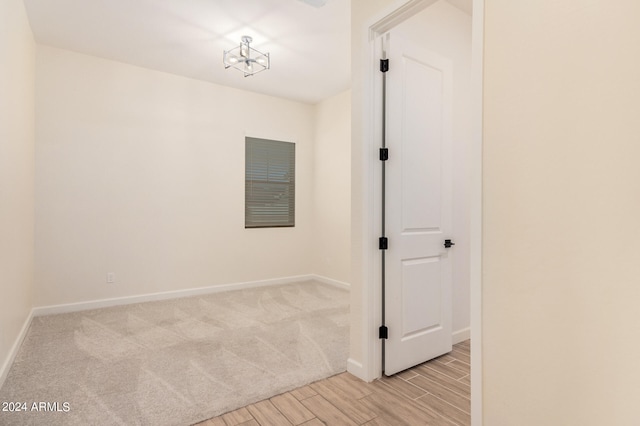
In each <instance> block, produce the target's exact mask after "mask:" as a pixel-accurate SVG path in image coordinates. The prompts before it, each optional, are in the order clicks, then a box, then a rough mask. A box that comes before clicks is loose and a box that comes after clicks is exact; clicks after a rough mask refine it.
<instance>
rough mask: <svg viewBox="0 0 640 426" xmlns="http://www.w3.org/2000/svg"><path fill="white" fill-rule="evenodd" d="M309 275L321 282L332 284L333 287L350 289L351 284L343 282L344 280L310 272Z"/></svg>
mask: <svg viewBox="0 0 640 426" xmlns="http://www.w3.org/2000/svg"><path fill="white" fill-rule="evenodd" d="M311 276H312V277H313V279H314V280H316V281H320V282H321V283H323V284H328V285H332V286H334V287H338V288H341V289H343V290H350V289H351V284H349V283H345V282H342V281H338V280H334V279H333V278H327V277H323V276H322V275H315V274H312V275H311Z"/></svg>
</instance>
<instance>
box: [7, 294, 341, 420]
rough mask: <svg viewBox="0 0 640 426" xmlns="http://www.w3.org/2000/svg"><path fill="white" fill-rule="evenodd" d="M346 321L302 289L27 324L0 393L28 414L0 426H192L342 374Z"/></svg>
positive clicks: (330, 298)
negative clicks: (37, 406) (44, 406)
mask: <svg viewBox="0 0 640 426" xmlns="http://www.w3.org/2000/svg"><path fill="white" fill-rule="evenodd" d="M348 314H349V297H348V292H347V291H345V290H341V289H338V288H335V287H331V286H327V285H325V284H322V283H318V282H314V281H308V282H304V283H297V284H288V285H280V286H273V287H263V288H257V289H251V290H240V291H232V292H227V293H218V294H211V295H206V296H198V297H190V298H182V299H175V300H169V301H159V302H148V303H139V304H134V305H127V306H118V307H113V308H105V309H96V310H91V311H83V312H77V313H70V314H61V315H50V316H44V317H36V318H34V320H33V321H32V324H31V327H30V328H29V331H28V334H27V336H26V338H25V341H24V343H23V344H22V347H21V348H20V351H19V353H18V354H17V356H16V360H15V362H14V364H13V366H12V367H11V370H10V371H9V375H8V377H7V380H6V381H5V383H4V386H3V387H2V389H0V402H4V401H7V402H8V401H12V402H25V403H26V405H27V409H28V410H27V412H4V411H0V424H3V425H6V424H10V425H31V424H38V425H40V424H47V425H57V424H65V425H67V424H69V425H89V424H91V425H103V424H104V425H188V424H192V423H195V422H198V421H201V420H204V419H207V418H210V417H213V416H216V415H219V414H221V413H224V412H227V411H230V410H233V409H235V408H238V407H241V406H244V405H247V404H250V403H253V402H256V401H259V400H262V399H265V398H267V397H270V396H273V395H276V394H279V393H282V392H285V391H287V390H290V389H293V388H296V387H299V386H302V385H305V384H307V383H310V382H313V381H316V380H319V379H321V378H324V377H328V376H331V375H334V374H337V373H340V372H342V371H345V369H346V361H347V348H348V335H349V332H348V329H349V318H348V316H349V315H348ZM34 402H49V403H56V402H57V403H58V407H57V409H58V410H61V411H45V412H40V411H32V410H31V409H32V406H33V403H34ZM65 402H66V403H68V408H69V410H68V412H65V411H64V408H65V406H64V405H63V404H64V403H65ZM48 408H49V409H55V408H56V406H55V405H54V404H51V405H49V407H48Z"/></svg>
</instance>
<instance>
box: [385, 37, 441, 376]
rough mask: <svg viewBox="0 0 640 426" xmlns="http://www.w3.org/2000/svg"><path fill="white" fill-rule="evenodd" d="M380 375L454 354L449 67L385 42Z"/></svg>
mask: <svg viewBox="0 0 640 426" xmlns="http://www.w3.org/2000/svg"><path fill="white" fill-rule="evenodd" d="M387 40H388V41H390V44H389V43H387V45H386V46H385V47H386V51H387V55H388V57H389V62H390V68H389V71H388V72H387V123H386V127H387V132H388V133H387V138H386V139H387V146H388V148H389V160H388V161H387V165H386V167H387V169H386V170H387V171H386V175H387V187H386V194H387V195H386V198H387V208H386V210H387V212H386V218H387V235H388V238H389V248H388V250H387V252H386V262H387V264H386V265H387V266H386V271H387V276H386V295H385V317H386V325H387V326H388V330H389V332H388V333H389V335H388V338H387V340H386V341H385V366H384V368H385V374H386V375H391V374H394V373H396V372H398V371H402V370H404V369H406V368H410V367H412V366H414V365H416V364H419V363H421V362H424V361H427V360H429V359H431V358H434V357H436V356H439V355H442V354H444V353H446V352H449V351H450V350H451V344H452V332H451V322H452V318H451V315H452V302H451V293H452V291H451V285H452V281H451V275H452V271H451V256H452V253H451V252H450V250H452V249H446V248H445V247H444V240H445V239H448V238H451V223H452V194H451V191H452V175H451V142H452V141H451V134H452V129H451V125H452V92H451V90H452V87H451V86H452V71H451V70H452V68H451V63H450V61H449V60H447V59H446V58H443V57H441V56H439V55H436V54H434V53H431V52H429V51H426V50H424V49H420V48H418V47H417V46H415V45H412V44H411V43H410V42H408V41H406V40H402V39H400V38H397V37H394V36H393V34H391V35H390V37H389V38H388V39H387Z"/></svg>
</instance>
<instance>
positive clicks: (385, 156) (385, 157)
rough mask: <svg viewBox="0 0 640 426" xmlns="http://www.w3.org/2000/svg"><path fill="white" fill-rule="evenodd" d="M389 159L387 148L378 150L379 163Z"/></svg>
mask: <svg viewBox="0 0 640 426" xmlns="http://www.w3.org/2000/svg"><path fill="white" fill-rule="evenodd" d="M388 159H389V148H380V161H387V160H388Z"/></svg>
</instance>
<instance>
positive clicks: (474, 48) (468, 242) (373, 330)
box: [349, 0, 483, 424]
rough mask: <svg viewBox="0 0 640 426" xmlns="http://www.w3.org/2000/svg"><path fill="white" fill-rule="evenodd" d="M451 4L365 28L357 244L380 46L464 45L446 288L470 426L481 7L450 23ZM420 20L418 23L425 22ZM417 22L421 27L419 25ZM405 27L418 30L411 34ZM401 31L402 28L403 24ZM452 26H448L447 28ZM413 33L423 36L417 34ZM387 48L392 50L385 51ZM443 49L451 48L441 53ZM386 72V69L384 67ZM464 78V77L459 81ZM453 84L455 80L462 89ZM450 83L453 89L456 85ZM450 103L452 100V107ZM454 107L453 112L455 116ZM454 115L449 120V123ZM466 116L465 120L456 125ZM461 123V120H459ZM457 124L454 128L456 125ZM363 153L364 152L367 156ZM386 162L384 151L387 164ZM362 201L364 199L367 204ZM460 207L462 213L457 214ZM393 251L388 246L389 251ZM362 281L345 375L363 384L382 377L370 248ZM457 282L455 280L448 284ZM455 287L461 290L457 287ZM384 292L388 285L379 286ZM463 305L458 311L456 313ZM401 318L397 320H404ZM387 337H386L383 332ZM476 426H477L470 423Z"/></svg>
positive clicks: (476, 364) (414, 7) (373, 169)
mask: <svg viewBox="0 0 640 426" xmlns="http://www.w3.org/2000/svg"><path fill="white" fill-rule="evenodd" d="M460 3H461V2H459V1H455V0H440V1H434V0H410V1H406V2H404V4H403V5H401V6H400V7H396V8H394V9H389V10H387V11H386V12H385V13H384V14H383V15H381V16H380V17H379V18H378V19H377V20H376V21H373V22H372V24H371V25H370V26H369V27H367V31H368V37H369V47H370V57H369V66H370V70H369V71H367V74H366V75H365V82H366V84H365V88H367V90H369V89H370V90H371V92H369V94H365V100H366V101H371V104H372V105H373V106H372V107H370V108H369V110H368V111H365V116H364V121H365V123H364V124H365V130H364V131H365V138H364V141H365V142H364V148H365V149H364V150H363V152H364V154H365V155H367V158H366V159H365V160H364V164H365V165H364V167H365V170H364V175H365V183H364V188H363V191H364V197H365V203H364V204H365V205H366V207H372V208H373V209H372V210H371V211H366V208H365V212H363V216H364V217H363V223H364V235H363V237H364V238H363V241H377V240H378V238H379V237H380V235H379V233H380V223H381V216H382V212H381V211H379V210H380V209H379V206H380V205H381V203H380V201H381V200H380V197H381V195H379V194H381V183H380V182H381V176H380V174H381V172H380V164H379V162H378V161H376V160H377V158H372V157H373V156H371V155H370V152H371V151H372V150H373V149H375V150H376V151H377V149H378V147H379V146H380V135H379V134H380V130H379V129H380V128H381V119H380V117H381V110H382V96H381V93H380V90H379V88H380V87H381V84H380V83H381V82H380V79H381V76H380V74H379V68H378V66H377V65H378V61H379V60H380V52H382V50H383V40H384V39H385V37H387V36H388V35H389V34H391V39H392V41H391V43H393V37H401V38H410V39H412V40H411V41H412V42H413V43H414V44H416V45H418V46H419V47H420V48H421V49H422V48H424V49H428V50H435V51H436V52H437V53H439V54H441V55H442V56H451V54H450V53H447V52H443V51H442V50H443V49H445V48H446V47H447V46H446V45H447V44H449V45H452V44H460V43H461V39H465V43H466V62H465V67H466V69H465V70H464V71H460V70H461V68H462V67H461V66H457V67H456V63H460V58H457V59H456V58H453V59H452V62H453V63H454V65H453V68H454V70H453V77H454V80H456V77H457V80H458V82H456V81H454V89H453V92H454V93H453V98H454V100H453V103H454V112H453V116H454V118H453V120H454V126H453V129H454V130H453V136H452V140H453V147H452V151H453V153H452V157H453V162H452V166H451V167H452V171H453V173H454V174H455V176H453V177H452V179H453V184H452V185H453V217H452V221H453V225H452V239H453V240H454V241H455V244H456V246H455V248H454V250H455V252H453V251H452V254H451V259H452V261H453V262H455V265H454V266H453V271H454V274H453V275H454V278H453V280H454V283H453V284H452V288H451V290H452V300H453V302H452V310H453V316H452V330H451V331H452V338H453V342H457V341H463V340H465V339H466V338H469V337H470V338H471V340H472V341H473V345H472V350H471V353H472V356H471V365H472V368H471V370H472V383H471V389H472V398H471V401H472V408H471V411H472V413H471V414H472V419H475V420H474V424H476V422H479V421H480V419H481V396H482V395H481V386H480V385H481V369H480V365H481V353H480V350H479V349H480V347H481V333H480V331H481V327H480V320H481V305H480V296H481V281H480V279H481V277H480V275H481V274H480V272H481V194H482V184H481V158H482V156H481V152H482V151H481V150H482V102H481V99H482V34H483V33H482V31H483V28H482V16H483V13H482V10H483V1H482V0H473V13H472V14H467V15H466V18H464V19H459V20H458V21H456V18H455V17H454V15H456V16H457V17H458V18H461V16H460V15H464V12H463V11H461V10H460ZM436 12H437V13H441V14H446V15H447V16H448V18H447V19H452V20H453V21H455V22H458V24H455V23H454V24H452V23H451V22H448V21H446V20H444V21H443V20H438V19H433V16H432V17H431V19H432V21H431V22H429V23H426V21H424V19H426V20H428V19H430V18H429V17H428V16H429V15H430V14H431V15H433V14H435V13H436ZM425 16H426V17H425ZM421 19H423V21H420V20H421ZM465 19H466V30H464V31H465V32H464V34H463V35H458V36H456V35H455V31H454V29H455V28H456V26H458V25H459V23H460V22H461V21H463V20H465ZM411 21H416V22H418V23H419V24H418V25H417V27H418V28H417V29H416V26H414V27H413V28H411ZM405 24H406V25H405ZM452 25H453V26H452ZM419 31H423V32H426V34H425V33H422V34H420V33H419ZM438 31H440V35H442V32H447V33H449V35H450V37H449V38H448V39H446V41H443V40H444V39H443V38H442V37H441V36H438ZM391 46H393V44H392V45H391ZM449 47H451V46H449ZM390 67H393V64H390ZM461 73H463V74H464V73H466V76H461ZM459 81H463V86H464V87H463V88H461V87H460V83H459ZM456 84H457V86H456ZM456 99H457V100H456ZM456 106H457V107H458V110H457V111H456ZM456 116H457V120H456ZM465 116H466V118H464V117H465ZM460 117H463V118H460ZM461 123H462V124H461ZM367 150H369V151H367ZM392 156H393V152H392V150H390V151H389V157H392ZM367 197H368V198H367ZM461 206H462V207H461ZM392 244H393V241H392V240H389V241H388V245H389V247H390V246H391V245H392ZM363 263H364V264H365V265H364V269H365V272H364V281H363V292H362V302H363V311H364V312H365V314H364V315H363V330H365V332H364V336H363V339H362V343H363V351H364V355H363V356H362V359H363V361H364V362H363V363H362V366H357V367H359V370H357V369H355V368H354V369H351V368H350V369H349V371H351V372H353V373H354V374H355V373H360V374H356V375H358V376H359V377H361V378H363V379H365V380H373V379H375V378H377V377H380V376H381V374H382V371H383V365H382V364H383V363H382V359H381V358H382V357H381V354H382V341H381V340H380V339H378V328H379V326H380V325H381V324H382V322H381V320H382V313H381V309H380V306H381V305H382V298H383V296H382V294H381V291H380V285H379V283H380V282H381V278H382V277H381V260H380V254H379V250H378V247H372V248H371V249H370V251H369V248H367V249H366V250H365V254H364V256H363ZM456 280H457V281H456ZM460 283H466V287H465V284H460ZM387 285H389V284H387ZM463 306H466V308H465V307H463ZM404 320H405V319H403V321H404ZM388 332H389V333H392V332H393V331H392V330H389V331H388ZM478 424H479V423H478Z"/></svg>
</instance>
